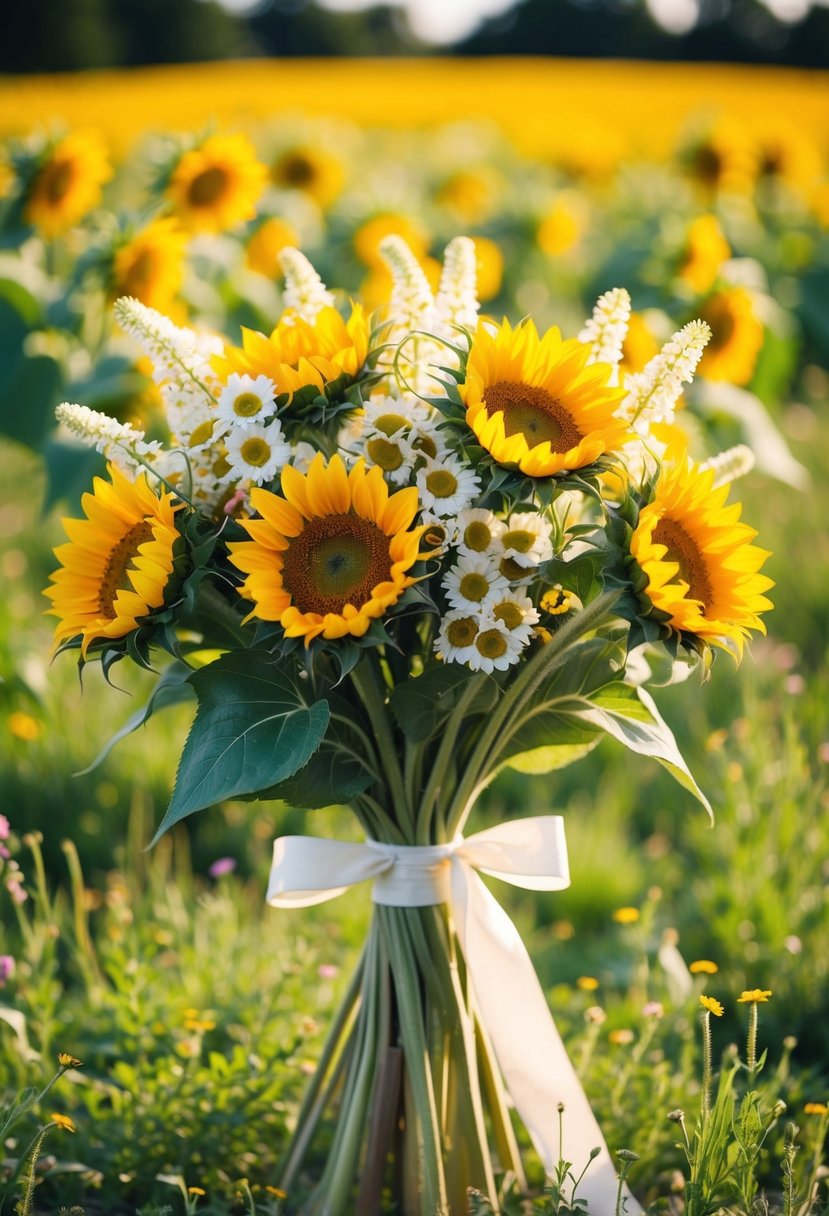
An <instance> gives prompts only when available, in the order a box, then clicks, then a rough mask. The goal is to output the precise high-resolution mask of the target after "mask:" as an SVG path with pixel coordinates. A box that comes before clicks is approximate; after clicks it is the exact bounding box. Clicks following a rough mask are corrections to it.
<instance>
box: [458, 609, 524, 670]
mask: <svg viewBox="0 0 829 1216" xmlns="http://www.w3.org/2000/svg"><path fill="white" fill-rule="evenodd" d="M480 624H481V628H480V629H479V631H478V634H477V636H476V637H475V640H474V642H473V643H472V645H471V646H470V648H469V649H470V652H471V653H470V655H469V658H468V659H467V660H466V662H467V665H468V666H469V667H471V668H472V670H473V671H486V672H491V671H496V670H497V671H506V669H507V668H508V667H511V666H512V664H513V663H517V662H518V660H519V658H520V657H521V651H522V650H523V643H522V642H521V639H520V638H519V637H517V636H516V635H515V634H514V633H510V631H509V630H508V629H507V627H506V626H505V625H504V623H503V621H497V620H492V621H491V622H487V621H485V620H484V621H481V623H480Z"/></svg>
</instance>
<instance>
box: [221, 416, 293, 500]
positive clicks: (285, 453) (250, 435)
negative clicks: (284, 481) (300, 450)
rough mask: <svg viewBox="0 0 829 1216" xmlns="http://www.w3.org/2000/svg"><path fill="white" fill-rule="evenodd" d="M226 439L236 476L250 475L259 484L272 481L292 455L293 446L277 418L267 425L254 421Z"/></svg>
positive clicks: (233, 432) (229, 457)
mask: <svg viewBox="0 0 829 1216" xmlns="http://www.w3.org/2000/svg"><path fill="white" fill-rule="evenodd" d="M225 442H226V444H227V459H228V461H229V463H230V466H231V469H232V470H233V472H234V473H235V475H236V476H237V477H240V478H241V477H247V478H249V479H250V480H251V481H252V482H254V483H255V484H256V485H259V486H261V485H263V484H264V483H265V482H266V481H273V479H274V477H275V476H276V474H277V472H278V471H279V470H280V469H281V468H282V467H283V465H286V464H287V463H288V461H289V460H290V458H291V446H290V444H289V443H287V442H286V441H285V438H284V436H283V434H282V427H281V425H280V424H279V422H278V421H276V420H274V421H273V422H270V423H268V425H267V426H264V425H263V424H262V423H254V425H253V426H251V427H248V429H247V430H243V429H242V428H241V427H234V428H233V430H232V431H231V432H230V434H229V435H228V436H227V438H226V440H225Z"/></svg>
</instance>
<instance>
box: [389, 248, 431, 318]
mask: <svg viewBox="0 0 829 1216" xmlns="http://www.w3.org/2000/svg"><path fill="white" fill-rule="evenodd" d="M380 254H381V256H382V258H383V260H384V261H385V263H386V265H387V266H388V268H389V270H390V271H391V276H392V292H391V303H390V305H389V315H390V316H391V319H392V322H393V324H394V325H395V327H398V326H399V327H401V328H403V329H406V330H412V329H422V328H424V326H425V327H426V328H428V327H429V324H430V322H431V321H432V314H433V311H434V306H435V297H434V296H433V294H432V289H431V287H430V286H429V283H428V280H427V278H426V275H425V274H424V273H423V267H422V266H421V265H420V263H419V262H418V260H417V258H416V257H415V255H414V254H413V253H412V251H411V249H410V248H409V246H408V245H407V244H406V242H405V241H404V240H403V238H402V237H400V236H395V235H392V236H387V237H384V238H383V240H382V241H381V242H380Z"/></svg>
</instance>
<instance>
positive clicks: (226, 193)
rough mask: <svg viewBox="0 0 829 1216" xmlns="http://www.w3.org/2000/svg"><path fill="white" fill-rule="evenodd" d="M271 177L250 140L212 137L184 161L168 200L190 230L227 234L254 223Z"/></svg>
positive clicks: (176, 171) (175, 173) (171, 184)
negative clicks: (257, 157) (248, 222)
mask: <svg viewBox="0 0 829 1216" xmlns="http://www.w3.org/2000/svg"><path fill="white" fill-rule="evenodd" d="M267 176H268V174H267V170H266V168H265V166H264V165H263V164H262V163H261V162H260V161H258V160H257V159H256V153H255V151H254V148H253V144H252V143H251V142H250V140H249V139H248V138H247V136H246V135H210V136H208V137H207V139H205V140H204V142H203V143H202V144H200V145H199V146H198V147H197V148H191V149H190V151H189V152H185V153H184V155H183V156H182V157H181V158H180V159H179V161H178V163H177V164H176V166H175V168H174V169H173V172H172V175H171V177H170V182H169V185H168V186H167V197H168V199H169V200H170V202H171V203H172V206H173V209H174V210H175V212H176V214H177V215H178V217H179V219H180V220H181V222H182V223H183V224H184V225H185V227H187V228H190V229H191V230H192V231H194V232H226V231H227V230H228V229H229V228H233V227H234V226H235V225H236V224H238V223H240V222H241V221H242V220H250V219H253V217H254V215H255V214H256V203H257V200H258V198H259V196H260V194H261V193H262V191H263V190H264V188H265V183H266V181H267Z"/></svg>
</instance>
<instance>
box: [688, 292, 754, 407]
mask: <svg viewBox="0 0 829 1216" xmlns="http://www.w3.org/2000/svg"><path fill="white" fill-rule="evenodd" d="M699 315H700V317H701V319H702V320H703V321H707V323H708V324H709V325H710V327H711V340H710V341H709V343H708V345H707V346H706V348H705V353H704V354H703V356H702V359H701V361H700V365H699V374H700V376H705V377H706V378H707V379H708V380H727V381H729V382H730V383H731V384H748V382H749V380H750V379H751V377H752V376H753V375H754V368H755V367H756V365H757V356H758V355H759V354H760V348H761V347H762V345H763V339H764V336H765V330H764V328H763V322H762V321H761V320H760V318H759V317H758V316H757V314H756V312H755V311H754V303H753V301H752V298H751V296H750V294H749V293H748V292H747V291H746V289H745V288H744V287H727V288H724V289H723V290H722V291H718V292H716V293H715V294H714V295H712V296H709V297H708V299H707V300H706V301H705V303H704V304H703V306H702V308H701V309H700V314H699Z"/></svg>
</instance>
